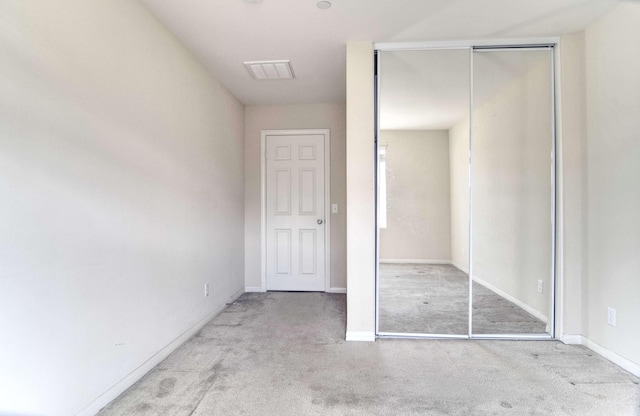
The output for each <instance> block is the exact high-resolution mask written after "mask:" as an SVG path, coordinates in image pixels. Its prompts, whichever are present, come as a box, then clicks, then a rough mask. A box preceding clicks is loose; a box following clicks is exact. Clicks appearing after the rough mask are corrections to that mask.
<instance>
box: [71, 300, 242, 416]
mask: <svg viewBox="0 0 640 416" xmlns="http://www.w3.org/2000/svg"><path fill="white" fill-rule="evenodd" d="M243 293H244V289H240V290H238V291H237V292H236V293H234V294H233V295H232V296H231V297H229V298H228V299H227V300H226V301H225V302H222V304H221V305H220V306H218V307H217V308H216V309H215V310H214V311H213V312H211V313H210V314H208V315H207V316H205V317H204V318H202V319H201V320H199V321H198V322H196V324H195V325H193V326H192V327H191V328H189V329H187V330H186V331H185V332H183V333H182V334H181V335H180V336H178V337H177V338H176V339H174V340H173V341H171V342H170V343H169V344H168V345H166V346H165V347H164V348H162V349H161V350H160V351H158V352H157V353H155V354H154V355H153V356H151V357H150V358H149V359H148V360H147V361H145V362H144V363H143V364H142V365H140V366H139V367H138V368H136V369H135V370H133V371H132V372H131V373H129V374H128V375H126V376H125V377H124V378H123V379H122V380H120V381H119V382H117V383H116V384H114V385H113V386H112V387H111V388H109V389H108V390H107V391H105V392H104V393H102V394H101V395H100V396H98V397H97V398H96V399H95V400H93V401H92V402H91V403H89V405H87V406H86V407H85V408H84V409H82V410H80V411H79V412H78V413H76V416H94V415H96V414H97V413H98V412H99V411H100V410H101V409H102V408H103V407H105V406H106V405H108V404H109V403H111V401H113V400H114V399H115V398H116V397H118V396H119V395H121V394H122V393H123V392H124V391H125V390H127V389H128V388H129V387H131V386H132V385H133V384H134V383H135V382H137V381H138V380H140V379H141V378H142V377H144V375H145V374H147V373H148V372H149V371H151V370H152V369H153V367H155V366H156V365H158V364H160V362H161V361H162V360H164V359H165V358H167V357H168V356H169V354H171V353H172V352H173V351H175V350H176V349H177V348H178V347H179V346H180V345H182V344H184V343H185V342H186V341H187V340H188V339H189V338H191V337H192V336H193V335H195V334H196V333H197V332H198V331H199V330H201V329H202V327H204V326H205V325H206V324H207V322H209V321H210V320H211V319H213V318H214V317H215V316H216V315H218V314H219V313H220V312H222V311H223V310H224V308H225V307H226V306H227V305H226V304H227V303H232V302H234V301H235V300H236V299H238V298H239V297H240V295H242V294H243Z"/></svg>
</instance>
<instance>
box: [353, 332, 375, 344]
mask: <svg viewBox="0 0 640 416" xmlns="http://www.w3.org/2000/svg"><path fill="white" fill-rule="evenodd" d="M346 339H347V341H364V342H373V341H375V340H376V334H374V333H373V332H366V331H347V336H346Z"/></svg>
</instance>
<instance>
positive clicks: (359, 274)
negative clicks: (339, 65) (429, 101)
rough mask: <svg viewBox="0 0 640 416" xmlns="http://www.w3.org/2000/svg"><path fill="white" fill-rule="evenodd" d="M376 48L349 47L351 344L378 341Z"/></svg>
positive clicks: (365, 44)
mask: <svg viewBox="0 0 640 416" xmlns="http://www.w3.org/2000/svg"><path fill="white" fill-rule="evenodd" d="M373 102H374V95H373V44H372V43H371V42H349V43H347V162H346V163H347V340H354V341H355V340H361V341H373V340H374V339H375V262H376V258H375V192H374V186H375V185H374V183H375V181H374V179H375V178H374V166H375V157H374V150H375V149H374V105H373Z"/></svg>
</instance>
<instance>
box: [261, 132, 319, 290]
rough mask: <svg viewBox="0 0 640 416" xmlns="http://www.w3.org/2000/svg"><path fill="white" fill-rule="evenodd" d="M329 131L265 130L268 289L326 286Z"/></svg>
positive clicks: (304, 288) (316, 288)
mask: <svg viewBox="0 0 640 416" xmlns="http://www.w3.org/2000/svg"><path fill="white" fill-rule="evenodd" d="M324 140H325V136H324V135H323V134H308V135H307V134H300V135H267V136H266V147H265V150H266V155H265V157H266V189H265V191H266V280H267V282H266V283H267V290H296V291H324V290H325V254H326V253H325V226H326V224H325V172H324V166H325V161H324V158H325V143H324Z"/></svg>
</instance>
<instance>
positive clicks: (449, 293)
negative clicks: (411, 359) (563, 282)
mask: <svg viewBox="0 0 640 416" xmlns="http://www.w3.org/2000/svg"><path fill="white" fill-rule="evenodd" d="M379 312H380V321H379V326H380V331H381V332H401V333H424V334H446V335H467V334H468V327H469V279H468V275H467V274H466V273H464V272H463V271H461V270H460V269H458V268H456V267H455V266H452V265H449V264H440V265H431V264H385V263H383V264H380V295H379ZM545 332H546V324H545V323H544V322H542V321H540V320H539V319H537V318H536V317H535V316H533V315H531V314H529V313H528V312H526V311H524V310H523V309H521V308H520V307H518V306H516V305H515V304H513V303H511V302H510V301H508V300H506V299H504V298H503V297H501V296H499V295H497V294H495V293H494V292H492V291H491V290H489V289H487V288H486V287H484V286H482V285H479V284H477V283H475V282H474V283H473V333H474V334H544V333H545Z"/></svg>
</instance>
